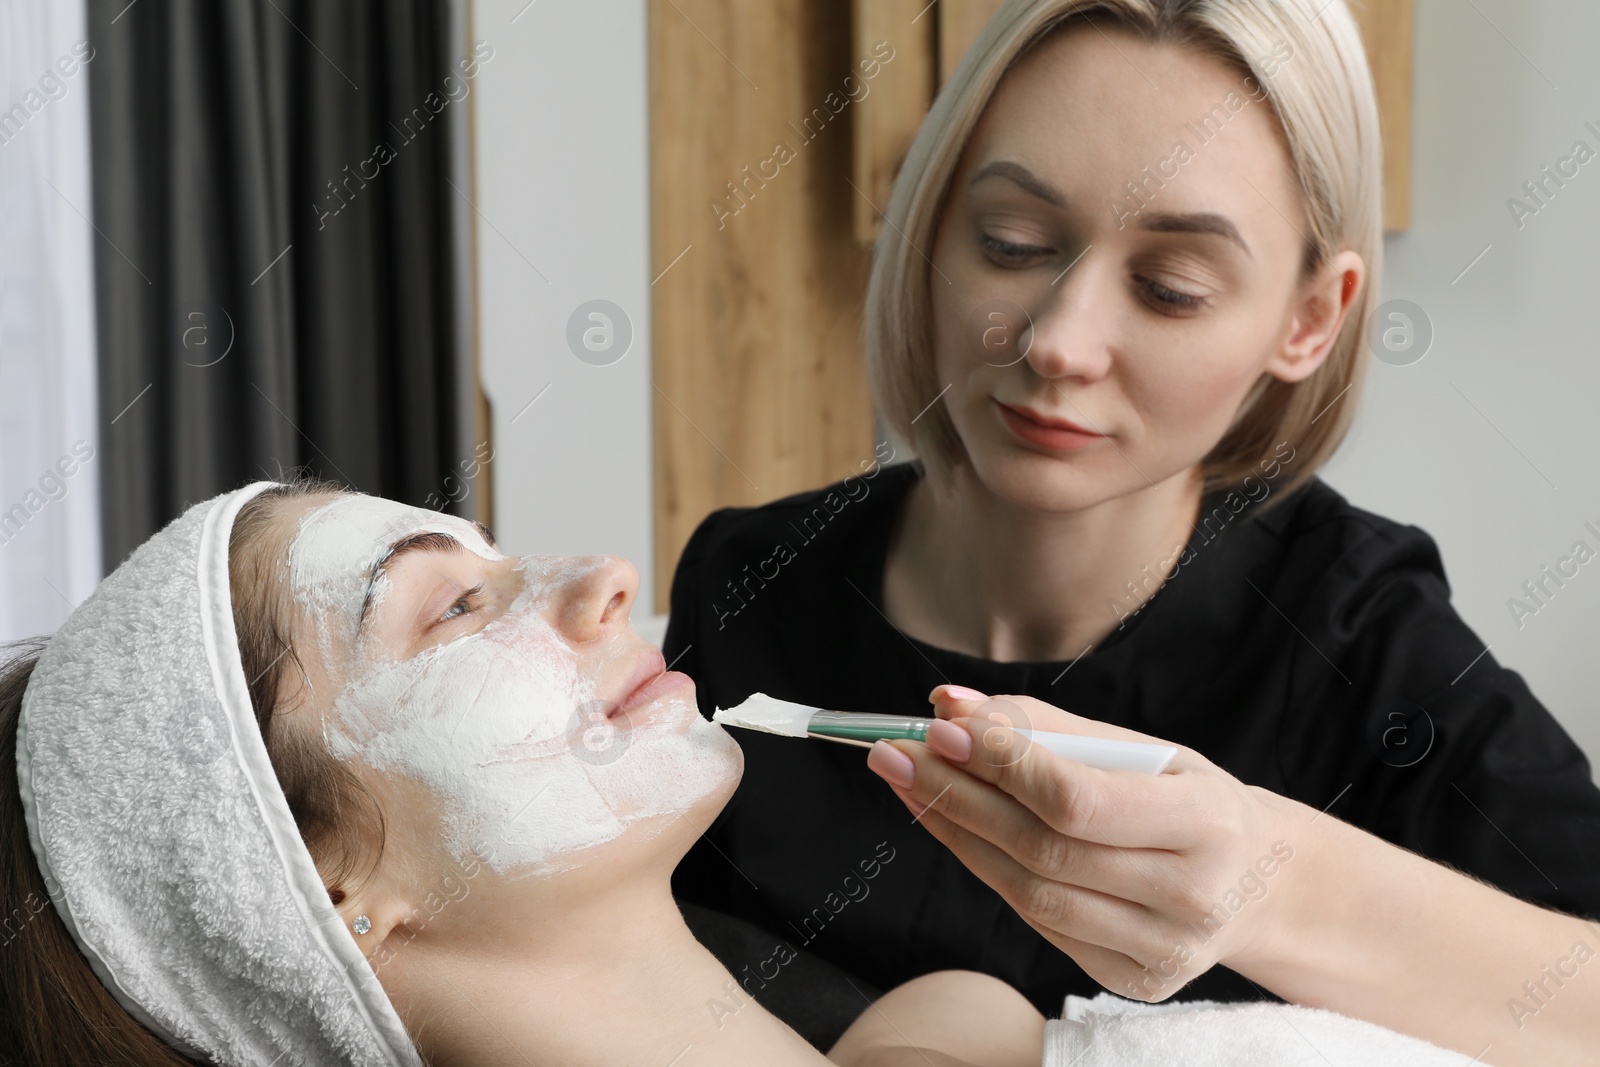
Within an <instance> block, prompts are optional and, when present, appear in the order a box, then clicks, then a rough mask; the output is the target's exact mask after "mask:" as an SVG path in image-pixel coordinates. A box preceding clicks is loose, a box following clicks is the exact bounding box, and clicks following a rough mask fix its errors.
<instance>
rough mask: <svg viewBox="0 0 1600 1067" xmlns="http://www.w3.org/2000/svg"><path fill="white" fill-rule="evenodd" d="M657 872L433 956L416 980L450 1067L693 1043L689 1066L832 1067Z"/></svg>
mask: <svg viewBox="0 0 1600 1067" xmlns="http://www.w3.org/2000/svg"><path fill="white" fill-rule="evenodd" d="M656 873H657V874H658V875H659V876H658V877H652V878H650V879H629V880H627V881H628V882H629V884H627V885H621V886H618V887H617V888H616V889H615V890H614V891H611V892H607V893H605V894H602V895H598V896H591V897H590V898H589V899H587V900H584V901H579V902H577V903H572V902H563V903H562V906H561V907H559V908H551V909H548V911H549V913H550V914H552V915H553V918H552V919H549V920H542V919H535V920H532V921H529V922H525V923H519V924H517V926H516V927H515V928H499V929H495V930H493V931H485V932H484V936H482V937H481V938H475V939H473V940H472V941H471V942H470V943H458V944H457V945H456V946H455V947H454V948H453V950H452V951H451V953H450V954H449V955H448V956H447V957H444V958H440V957H438V956H435V957H434V958H431V959H428V960H427V961H426V964H425V965H424V967H422V968H419V973H417V974H416V975H415V977H414V978H413V981H414V982H415V983H416V989H417V992H418V994H419V995H420V996H426V997H427V999H428V1000H429V1002H430V1008H431V1009H432V1010H430V1011H428V1012H427V1013H426V1016H425V1021H424V1024H423V1028H422V1032H421V1034H420V1035H419V1036H421V1037H422V1039H423V1040H424V1041H426V1047H427V1048H429V1049H430V1050H431V1051H432V1060H433V1062H434V1064H436V1067H457V1065H462V1067H465V1065H469V1064H471V1065H476V1064H483V1063H561V1064H570V1065H572V1067H589V1065H594V1067H601V1065H605V1067H614V1065H619V1064H638V1065H640V1067H663V1065H665V1064H668V1063H673V1062H676V1059H675V1058H676V1057H679V1056H681V1055H682V1054H683V1053H684V1052H685V1051H686V1050H688V1049H691V1048H692V1050H693V1051H692V1053H691V1054H690V1056H688V1057H685V1058H684V1060H683V1062H685V1063H687V1062H693V1063H695V1064H705V1065H713V1067H715V1065H720V1064H727V1065H730V1067H731V1065H735V1064H748V1063H762V1064H764V1065H771V1067H790V1065H795V1067H800V1065H825V1064H826V1062H827V1061H826V1060H825V1059H824V1058H823V1057H822V1055H821V1054H820V1053H818V1052H817V1051H816V1050H815V1049H813V1048H812V1047H811V1046H810V1045H808V1044H807V1043H806V1042H805V1041H804V1040H803V1039H801V1038H800V1037H799V1035H797V1034H796V1033H795V1032H794V1031H793V1030H790V1029H789V1028H788V1027H787V1026H785V1025H784V1024H783V1023H781V1022H779V1021H778V1020H777V1019H776V1018H774V1017H773V1016H772V1015H771V1014H769V1013H768V1012H767V1011H765V1010H764V1009H763V1008H761V1006H760V1005H758V1004H757V1003H756V1002H755V1000H754V999H753V998H752V997H751V996H750V994H749V993H748V992H746V991H745V989H743V988H741V987H740V986H739V984H738V983H737V982H736V981H735V980H734V978H733V976H732V975H730V974H729V973H728V970H727V969H726V968H725V967H723V966H722V964H721V963H719V962H718V961H717V959H716V958H715V957H714V956H712V955H711V953H710V952H708V951H707V950H706V949H705V948H704V947H703V946H702V945H700V943H699V942H697V941H696V940H695V939H694V936H693V935H692V934H691V933H690V932H689V929H688V927H687V926H686V925H685V924H684V921H683V916H682V914H681V913H680V912H679V911H678V907H677V905H676V904H675V903H674V902H673V899H672V895H671V891H670V884H669V881H668V877H667V875H666V874H665V873H661V872H656ZM541 910H543V909H541ZM557 913H559V914H557ZM776 943H777V940H776V939H774V945H776ZM762 962H764V961H758V960H752V961H751V964H752V972H753V970H754V967H755V965H756V964H758V963H762ZM751 987H752V988H754V983H753V982H752V983H751Z"/></svg>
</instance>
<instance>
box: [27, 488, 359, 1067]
mask: <svg viewBox="0 0 1600 1067" xmlns="http://www.w3.org/2000/svg"><path fill="white" fill-rule="evenodd" d="M343 491H344V490H343V488H342V487H341V486H338V485H335V484H332V483H328V482H317V481H312V480H309V479H306V478H295V479H294V480H292V481H289V482H287V483H285V484H283V485H281V486H278V487H274V488H272V489H268V490H265V491H264V492H262V493H260V494H258V495H256V496H255V497H254V498H252V499H251V500H250V501H248V502H247V503H246V504H245V505H244V506H243V507H241V508H240V510H239V515H238V517H237V519H236V520H235V521H234V525H233V531H232V534H231V536H230V538H229V542H228V570H229V584H230V586H231V587H232V590H233V618H234V626H235V628H236V629H237V631H238V638H239V658H240V660H241V662H242V663H243V665H244V675H245V678H246V680H247V681H248V682H249V686H250V700H251V705H252V707H253V708H254V709H255V713H256V721H257V723H258V724H259V725H260V727H261V737H262V740H263V741H265V742H266V746H267V753H268V755H269V756H271V758H272V765H273V769H274V770H275V771H276V772H277V777H278V783H279V785H280V786H282V788H283V794H284V796H285V798H287V800H288V802H289V810H290V812H291V813H293V815H294V819H295V824H296V825H297V826H298V827H299V828H300V834H301V837H302V838H303V839H304V840H305V843H306V848H307V849H308V850H309V851H310V852H311V855H312V858H313V859H314V860H315V861H316V864H317V870H318V871H319V872H320V873H321V874H322V878H323V882H324V884H325V885H327V886H328V887H329V895H330V897H331V898H332V899H333V900H334V902H335V903H338V902H339V901H340V900H341V899H343V895H344V892H345V889H346V887H350V886H352V885H354V884H355V883H356V882H357V881H358V880H359V878H361V877H365V876H367V875H368V874H370V872H371V870H372V869H373V868H374V867H375V866H376V865H377V862H378V860H379V858H380V857H381V855H382V849H383V813H382V811H381V810H380V809H379V808H378V806H377V802H376V800H375V799H374V798H373V797H372V795H371V794H370V793H369V792H368V791H367V790H366V789H365V787H364V786H363V785H362V784H361V782H360V780H359V779H358V778H357V777H356V776H355V775H354V774H353V773H351V772H350V771H349V770H348V769H347V768H346V767H345V766H344V765H343V764H341V763H340V762H338V761H337V760H336V759H334V758H333V757H332V756H331V755H329V754H328V753H327V752H326V750H324V749H323V748H322V747H321V745H320V744H319V743H318V742H317V740H316V738H315V737H310V736H306V734H305V732H304V731H302V730H298V729H291V728H288V724H286V723H282V722H278V721H277V718H278V716H280V715H282V714H283V712H284V710H285V709H284V708H283V707H280V706H279V701H280V699H281V697H282V690H283V688H284V687H283V681H284V679H285V678H286V677H288V671H289V669H290V667H291V665H293V666H295V667H298V664H299V661H298V659H297V658H296V656H295V654H294V648H293V645H292V644H291V643H290V642H289V640H288V634H289V633H290V630H291V628H290V626H289V619H290V618H291V616H290V614H289V608H288V602H287V600H286V597H285V595H284V592H283V590H282V588H281V582H280V580H279V578H278V573H279V568H278V567H277V566H276V564H277V562H278V561H280V560H282V558H283V546H282V545H280V544H278V543H275V541H274V537H273V533H272V525H271V523H272V516H273V503H274V502H275V501H281V500H286V499H295V498H301V497H307V496H319V495H323V494H327V493H339V492H343ZM45 643H46V639H45V638H35V639H33V640H30V641H24V642H18V643H16V644H13V645H11V646H9V651H10V652H11V653H12V654H11V655H10V656H7V657H4V659H5V662H4V663H3V664H0V912H3V915H0V1064H10V1063H17V1064H37V1065H39V1067H84V1065H86V1064H95V1065H115V1067H186V1065H189V1064H191V1063H192V1062H193V1061H191V1060H189V1059H188V1058H187V1057H185V1056H183V1055H181V1054H179V1053H178V1052H177V1051H175V1050H174V1049H172V1048H171V1047H169V1046H168V1045H167V1044H166V1043H165V1042H163V1041H162V1040H161V1039H160V1038H158V1037H156V1036H155V1035H154V1034H152V1033H151V1032H150V1031H149V1030H147V1029H145V1028H144V1027H143V1026H142V1025H140V1023H139V1022H138V1021H137V1020H135V1019H134V1018H133V1017H132V1016H130V1015H129V1014H128V1013H127V1012H126V1011H125V1010H124V1009H123V1007H122V1005H121V1004H119V1003H117V1001H116V999H115V998H114V997H112V995H111V993H110V992H109V991H107V989H106V988H105V986H104V985H102V984H101V982H100V980H99V978H98V977H96V975H95V973H94V971H93V970H91V969H90V967H89V963H88V961H87V960H85V959H84V958H83V956H82V954H81V953H79V951H78V946H77V944H76V943H75V942H74V941H73V939H72V935H71V934H70V933H69V932H68V931H67V928H66V927H65V926H64V925H63V924H62V922H61V919H60V917H59V916H58V915H57V914H56V910H55V908H54V906H53V901H52V899H51V891H50V890H49V889H47V887H46V885H45V882H44V879H43V877H42V876H41V875H40V873H39V867H38V864H37V863H36V862H35V861H34V856H33V848H32V845H31V844H30V843H29V840H28V829H27V823H26V821H25V819H24V816H23V810H22V799H21V796H20V795H19V793H18V784H17V720H18V718H19V717H20V715H21V711H22V695H23V692H24V691H25V690H26V689H27V686H28V679H29V678H31V677H32V676H33V671H34V668H35V667H36V666H37V665H38V662H39V655H40V653H41V652H42V651H43V650H44V646H45Z"/></svg>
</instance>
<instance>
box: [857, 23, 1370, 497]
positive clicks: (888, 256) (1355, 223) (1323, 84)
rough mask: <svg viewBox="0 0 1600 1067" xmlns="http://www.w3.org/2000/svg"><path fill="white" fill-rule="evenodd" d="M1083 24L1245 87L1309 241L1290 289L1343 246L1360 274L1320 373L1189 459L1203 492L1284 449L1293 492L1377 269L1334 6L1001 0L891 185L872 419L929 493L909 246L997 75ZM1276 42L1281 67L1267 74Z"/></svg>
mask: <svg viewBox="0 0 1600 1067" xmlns="http://www.w3.org/2000/svg"><path fill="white" fill-rule="evenodd" d="M1087 22H1093V23H1094V24H1096V25H1098V26H1101V27H1106V28H1109V27H1112V26H1115V27H1119V28H1122V29H1125V30H1128V31H1131V32H1132V33H1135V34H1137V35H1139V36H1140V37H1142V38H1144V39H1146V40H1148V41H1150V42H1152V43H1156V44H1176V45H1182V46H1187V47H1189V48H1193V49H1195V50H1197V51H1199V52H1201V53H1203V54H1206V55H1210V56H1214V57H1216V58H1218V59H1220V60H1222V61H1223V62H1225V63H1227V64H1229V65H1230V66H1232V67H1234V68H1236V69H1237V70H1238V71H1239V72H1240V73H1241V74H1243V75H1245V76H1246V77H1250V78H1253V79H1254V80H1255V81H1256V82H1258V83H1259V84H1260V86H1261V87H1262V88H1263V89H1264V90H1265V92H1266V93H1267V99H1268V100H1269V101H1270V103H1271V105H1272V108H1273V111H1274V113H1275V114H1276V116H1277V118H1278V121H1279V123H1280V125H1281V127H1282V129H1283V133H1284V135H1285V142H1286V145H1287V149H1288V155H1289V165H1290V167H1291V168H1292V170H1293V174H1294V178H1295V180H1296V184H1297V186H1298V188H1299V190H1300V201H1301V206H1302V207H1303V209H1304V216H1305V219H1306V225H1307V227H1308V229H1309V232H1308V233H1305V234H1304V236H1305V237H1306V239H1307V245H1308V247H1307V248H1306V249H1305V257H1304V260H1303V262H1302V264H1301V280H1302V281H1305V280H1307V279H1308V278H1309V277H1310V276H1312V275H1313V274H1315V272H1316V271H1318V270H1320V269H1321V268H1322V267H1323V266H1324V265H1325V264H1326V263H1327V262H1328V260H1329V259H1330V257H1331V256H1332V255H1333V254H1334V253H1335V252H1337V251H1340V250H1342V249H1346V248H1348V249H1350V250H1352V251H1354V252H1356V253H1357V254H1358V255H1360V256H1361V258H1362V260H1363V261H1364V263H1365V264H1366V268H1367V277H1366V281H1365V284H1364V286H1363V288H1362V291H1361V293H1360V294H1358V296H1357V299H1356V300H1355V301H1354V302H1353V303H1352V305H1351V309H1350V314H1349V315H1348V316H1347V317H1346V319H1345V322H1344V325H1343V328H1342V329H1341V331H1340V334H1339V336H1338V338H1337V339H1336V340H1335V342H1334V346H1333V349H1332V351H1331V352H1330V353H1329V354H1328V358H1327V359H1326V361H1325V362H1324V363H1323V365H1322V366H1321V367H1319V368H1318V369H1317V370H1316V371H1315V372H1314V373H1313V374H1312V375H1311V376H1310V377H1308V378H1307V379H1305V380H1304V381H1302V382H1299V383H1288V382H1283V381H1279V380H1278V379H1276V378H1273V377H1271V376H1270V375H1267V374H1263V375H1262V377H1261V380H1260V381H1258V382H1256V384H1255V385H1254V386H1253V387H1252V389H1251V391H1250V392H1249V393H1248V394H1247V395H1246V397H1245V399H1244V401H1243V403H1241V404H1240V406H1239V411H1238V412H1237V413H1236V414H1235V416H1234V420H1233V423H1232V425H1231V426H1230V427H1229V429H1228V430H1227V431H1226V432H1225V433H1224V434H1223V436H1222V439H1221V440H1220V441H1219V442H1218V443H1217V444H1216V446H1215V447H1214V448H1212V450H1211V452H1210V453H1209V454H1208V455H1207V456H1206V457H1205V458H1204V460H1202V462H1201V476H1202V478H1203V482H1204V486H1205V489H1206V490H1207V491H1211V490H1216V489H1221V488H1224V487H1231V486H1235V485H1238V484H1240V483H1241V482H1242V481H1243V480H1244V478H1245V477H1246V476H1248V475H1250V474H1252V473H1256V472H1257V470H1258V464H1260V463H1261V462H1262V461H1263V460H1265V459H1266V458H1267V457H1268V456H1269V455H1271V454H1272V452H1273V450H1274V448H1275V447H1276V446H1277V445H1278V444H1279V443H1280V442H1287V443H1288V444H1289V445H1290V446H1291V447H1292V448H1293V449H1294V458H1295V463H1294V469H1293V471H1292V472H1290V474H1289V477H1288V479H1287V480H1286V481H1285V482H1284V483H1282V488H1283V489H1284V490H1286V491H1287V490H1292V489H1294V488H1295V487H1296V486H1298V485H1300V484H1302V483H1303V482H1304V481H1306V480H1307V479H1309V478H1310V477H1311V476H1312V475H1313V474H1314V473H1315V472H1316V470H1317V468H1318V467H1320V466H1321V465H1322V464H1323V463H1324V462H1325V461H1326V460H1327V459H1328V457H1329V456H1331V455H1332V454H1333V452H1334V450H1335V449H1337V448H1338V446H1339V442H1340V441H1341V440H1343V438H1344V435H1345V432H1346V431H1347V430H1348V429H1349V426H1350V422H1351V418H1352V416H1353V413H1354V409H1355V399H1356V397H1357V396H1359V395H1360V392H1361V389H1360V386H1361V383H1362V381H1363V379H1364V378H1365V374H1366V365H1367V358H1368V357H1367V353H1366V343H1365V338H1364V332H1365V330H1364V326H1365V324H1366V322H1367V320H1368V318H1369V317H1370V315H1371V313H1372V306H1373V303H1374V300H1375V297H1374V294H1376V293H1377V292H1378V291H1379V283H1380V280H1381V274H1382V267H1383V183H1382V168H1383V146H1382V143H1381V141H1380V137H1379V130H1378V107H1377V99H1376V95H1375V93H1374V91H1373V86H1372V74H1371V71H1370V70H1369V69H1368V66H1367V57H1366V52H1365V50H1364V49H1363V47H1362V43H1361V36H1360V33H1359V32H1358V31H1357V29H1356V25H1355V22H1354V21H1353V20H1352V18H1351V16H1350V11H1349V9H1348V8H1347V7H1346V6H1345V0H1006V2H1005V3H1004V4H1002V5H1001V7H1000V9H999V10H998V11H997V12H996V13H995V15H994V17H993V18H991V19H990V20H989V22H988V24H987V25H985V26H984V28H983V32H982V33H980V34H979V36H978V39H977V41H976V42H975V43H974V44H973V45H972V47H971V49H969V50H968V52H967V54H966V57H965V58H964V59H962V61H961V65H960V66H959V67H957V68H956V71H955V73H954V74H952V75H951V77H950V79H949V81H947V82H946V83H945V84H944V86H943V87H942V88H941V89H940V90H939V95H938V97H937V98H936V99H935V100H934V102H933V107H932V109H931V110H930V111H929V112H928V116H927V118H926V119H924V120H923V123H922V127H921V129H919V130H918V132H917V136H916V139H915V140H914V141H913V142H912V144H911V148H910V151H909V152H908V153H907V155H906V159H905V162H904V164H902V166H901V168H900V172H899V174H898V175H897V176H896V178H895V182H894V191H893V193H892V194H891V196H890V199H889V205H888V209H887V211H886V212H885V215H886V217H887V225H885V226H884V228H883V232H882V234H881V235H880V236H879V238H878V242H877V245H876V247H875V248H874V250H873V260H872V275H871V280H870V282H869V283H868V286H867V297H866V309H865V310H866V314H865V334H866V354H867V371H868V376H869V379H870V382H871V386H872V394H873V400H874V402H875V403H876V405H877V408H878V411H879V414H880V415H881V416H882V417H883V419H884V421H885V423H886V424H887V425H888V426H889V428H890V429H891V430H892V431H893V432H894V433H895V434H896V435H898V436H899V437H900V438H901V440H903V441H904V442H905V443H906V444H907V445H908V446H909V448H910V450H911V451H912V452H913V453H914V454H915V456H916V457H917V458H918V459H919V460H920V461H921V463H922V466H923V469H924V470H925V471H926V473H927V474H928V476H929V478H930V479H932V480H934V481H935V482H936V483H939V482H944V481H945V480H946V479H947V478H948V476H949V474H950V473H951V471H952V470H953V469H954V468H955V467H956V466H958V465H959V464H961V463H962V462H964V461H965V459H966V451H965V449H964V447H963V446H962V444H961V439H960V437H959V436H957V434H956V428H955V424H954V423H952V422H951V420H950V417H949V415H948V413H947V412H946V411H945V409H944V408H943V406H942V405H935V406H933V407H932V408H927V406H928V403H929V401H930V399H932V398H934V397H935V396H937V395H938V393H939V390H940V386H939V383H938V382H937V381H935V372H934V366H933V337H932V321H933V315H932V303H933V294H932V291H931V281H930V265H929V263H928V261H927V260H926V259H924V258H923V254H922V252H920V251H918V250H919V249H931V248H932V247H933V242H934V237H935V236H936V233H937V230H938V226H939V220H940V216H941V215H942V213H943V208H944V202H945V199H946V196H947V194H948V191H949V187H950V182H951V178H952V176H953V175H954V173H955V170H956V167H957V164H958V162H959V161H960V157H961V152H962V149H963V148H964V147H965V145H966V143H967V139H968V138H969V137H970V136H971V134H972V131H973V128H974V127H975V126H976V125H977V123H978V119H979V117H980V116H981V115H982V113H983V111H984V108H985V107H986V106H987V105H988V103H989V100H990V98H991V97H992V96H993V95H994V92H995V89H996V87H997V86H998V85H999V84H1000V80H1001V78H1002V77H1004V75H1005V73H1006V71H1007V70H1009V69H1010V68H1011V66H1012V65H1013V64H1015V63H1016V62H1017V61H1018V59H1020V58H1021V57H1022V56H1024V55H1025V54H1027V52H1028V51H1029V50H1030V49H1031V48H1033V46H1035V45H1036V44H1038V43H1039V42H1040V41H1041V40H1043V39H1044V38H1045V37H1046V36H1048V35H1050V34H1051V33H1054V32H1057V31H1061V30H1064V29H1067V28H1070V27H1072V26H1074V25H1082V24H1084V23H1087ZM1285 45H1287V46H1288V48H1289V49H1290V50H1292V51H1291V52H1290V55H1291V58H1290V59H1289V60H1288V61H1286V62H1281V63H1273V62H1272V58H1273V56H1274V54H1275V51H1276V50H1279V49H1282V48H1283V47H1284V46H1285ZM1277 55H1278V58H1279V59H1280V60H1281V59H1282V53H1281V52H1278V53H1277ZM1261 60H1266V61H1267V62H1266V63H1261V62H1259V61H1261ZM1269 64H1270V66H1269ZM1264 68H1265V69H1264ZM1269 75H1270V76H1269ZM1258 92H1259V90H1258ZM1341 401H1342V402H1341ZM925 408H927V411H926V413H925V414H921V413H922V412H923V411H924V409H925ZM919 415H920V417H919ZM1283 495H1286V493H1280V494H1274V496H1276V497H1279V498H1280V499H1281V497H1282V496H1283Z"/></svg>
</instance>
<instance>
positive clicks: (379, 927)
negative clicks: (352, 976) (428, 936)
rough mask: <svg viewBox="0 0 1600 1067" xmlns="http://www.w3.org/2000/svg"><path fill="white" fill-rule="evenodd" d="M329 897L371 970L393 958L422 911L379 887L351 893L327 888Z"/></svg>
mask: <svg viewBox="0 0 1600 1067" xmlns="http://www.w3.org/2000/svg"><path fill="white" fill-rule="evenodd" d="M328 899H330V900H332V901H333V903H334V907H335V908H337V909H338V912H339V917H340V918H341V919H343V920H344V925H345V929H346V930H348V931H350V935H351V936H352V937H354V938H355V940H356V944H357V945H358V946H360V948H361V954H362V955H363V956H365V957H366V958H367V962H368V963H370V964H371V965H372V969H373V970H374V971H378V970H380V968H381V967H382V965H383V964H385V963H388V962H389V961H391V960H392V959H394V957H395V956H397V955H398V954H399V953H400V952H401V951H402V950H403V949H404V947H405V946H406V945H407V944H409V943H410V942H411V940H412V939H413V938H415V937H416V936H417V931H418V930H419V929H420V927H419V925H418V924H417V922H416V919H417V917H418V916H419V915H421V914H423V913H422V912H420V911H419V910H418V909H417V908H416V907H414V906H413V905H412V904H411V902H410V901H408V900H406V899H404V898H403V897H401V896H399V895H397V894H394V893H389V892H386V891H385V890H383V889H382V887H381V886H370V887H364V888H363V889H361V890H359V891H356V892H353V893H346V892H345V891H344V890H341V889H330V890H329V891H328Z"/></svg>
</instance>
